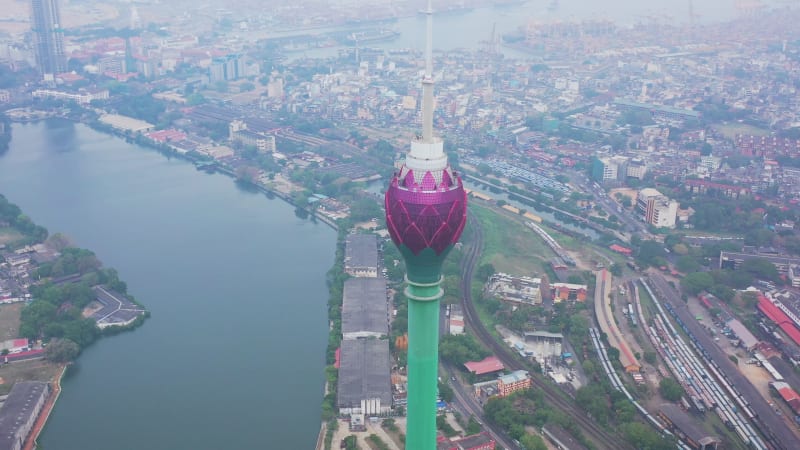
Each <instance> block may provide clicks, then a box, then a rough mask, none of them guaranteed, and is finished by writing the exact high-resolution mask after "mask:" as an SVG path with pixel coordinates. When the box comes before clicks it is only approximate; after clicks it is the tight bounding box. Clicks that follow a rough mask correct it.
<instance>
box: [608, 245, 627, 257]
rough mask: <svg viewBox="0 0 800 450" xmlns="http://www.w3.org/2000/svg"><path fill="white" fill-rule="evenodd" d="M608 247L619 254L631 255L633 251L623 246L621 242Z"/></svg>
mask: <svg viewBox="0 0 800 450" xmlns="http://www.w3.org/2000/svg"><path fill="white" fill-rule="evenodd" d="M608 248H610V249H611V250H613V251H615V252H617V253H619V254H622V255H625V256H630V255H631V253H633V252H632V251H631V249H629V248H626V247H623V246H621V245H619V244H613V245H611V246H610V247H608Z"/></svg>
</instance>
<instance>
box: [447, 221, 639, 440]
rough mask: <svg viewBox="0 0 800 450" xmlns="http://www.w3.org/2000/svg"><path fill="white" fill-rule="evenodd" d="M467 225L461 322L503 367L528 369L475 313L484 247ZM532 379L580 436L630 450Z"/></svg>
mask: <svg viewBox="0 0 800 450" xmlns="http://www.w3.org/2000/svg"><path fill="white" fill-rule="evenodd" d="M469 223H470V229H471V230H473V231H472V233H473V236H472V237H473V244H472V245H471V246H470V247H469V249H468V250H467V252H466V253H465V254H464V259H463V260H462V263H461V289H462V292H463V294H464V299H463V309H464V321H465V322H466V325H467V326H469V327H470V329H472V330H473V332H474V334H475V337H477V338H478V340H479V341H481V342H482V343H483V344H484V345H485V346H487V347H488V348H489V349H490V350H491V351H492V352H493V353H494V354H495V355H496V356H497V358H498V359H500V361H501V362H502V363H503V364H504V365H505V366H506V368H508V369H511V370H520V369H521V370H531V368H530V367H527V366H526V365H525V364H523V363H522V362H520V361H518V360H517V359H516V357H515V356H514V355H513V354H511V352H510V350H509V349H508V348H507V347H506V346H504V345H501V344H500V343H499V342H497V340H495V339H494V337H493V336H492V335H491V333H489V330H487V329H486V327H485V326H484V325H483V323H482V322H481V321H480V318H479V317H478V313H477V311H476V310H475V305H474V304H473V302H472V289H471V288H472V273H473V271H474V269H475V264H477V262H478V257H479V256H480V254H481V250H482V248H483V230H482V229H481V227H480V224H479V223H478V222H477V220H475V219H473V218H472V217H471V216H470V217H469ZM532 379H533V385H534V386H535V387H536V388H538V389H539V390H540V391H541V392H542V393H543V394H544V398H545V399H546V400H547V402H548V403H550V404H551V405H553V406H555V407H556V408H558V409H559V410H561V411H562V412H564V413H565V414H567V415H569V416H570V417H572V418H573V419H574V420H575V421H576V422H577V424H578V426H579V428H580V429H581V430H582V431H583V433H584V434H586V435H587V437H588V438H589V439H590V440H591V441H593V442H594V443H595V444H597V445H598V447H601V448H606V449H613V450H622V449H631V448H632V447H631V446H630V445H628V444H627V443H626V442H625V441H623V439H622V438H621V437H620V436H617V435H613V434H611V433H609V432H608V431H606V430H605V429H603V428H602V427H601V426H600V425H599V424H598V423H597V422H595V421H594V420H592V419H591V418H590V417H589V416H588V415H586V413H585V412H584V411H583V410H582V409H580V408H578V406H577V405H575V404H574V403H573V402H572V401H570V400H568V399H565V398H564V397H563V396H562V395H561V392H560V391H559V390H558V388H556V387H554V386H552V385H551V384H550V383H548V382H547V381H546V380H542V379H541V378H539V377H538V376H533V377H532Z"/></svg>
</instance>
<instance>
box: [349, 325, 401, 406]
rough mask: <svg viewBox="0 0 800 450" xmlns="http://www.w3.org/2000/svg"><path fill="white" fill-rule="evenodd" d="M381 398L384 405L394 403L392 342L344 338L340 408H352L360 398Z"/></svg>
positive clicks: (358, 404)
mask: <svg viewBox="0 0 800 450" xmlns="http://www.w3.org/2000/svg"><path fill="white" fill-rule="evenodd" d="M371 398H380V399H381V405H386V406H389V405H391V404H392V386H391V378H390V360H389V341H388V340H386V339H352V340H345V341H342V349H341V354H340V359H339V388H338V392H337V399H338V400H337V404H338V406H339V408H353V407H357V406H360V405H361V400H367V399H371Z"/></svg>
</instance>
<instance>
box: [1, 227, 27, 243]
mask: <svg viewBox="0 0 800 450" xmlns="http://www.w3.org/2000/svg"><path fill="white" fill-rule="evenodd" d="M23 237H24V236H22V234H20V232H19V231H17V230H15V229H13V228H0V245H3V244H8V243H11V242H14V241H17V240H19V239H22V238H23Z"/></svg>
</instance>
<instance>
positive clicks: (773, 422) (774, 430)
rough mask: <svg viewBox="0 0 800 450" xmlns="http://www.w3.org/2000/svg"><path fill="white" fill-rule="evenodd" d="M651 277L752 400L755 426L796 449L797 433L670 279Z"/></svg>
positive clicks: (778, 444)
mask: <svg viewBox="0 0 800 450" xmlns="http://www.w3.org/2000/svg"><path fill="white" fill-rule="evenodd" d="M649 275H650V280H651V281H652V283H653V287H654V288H655V289H654V290H655V293H656V294H657V295H658V296H659V297H661V298H662V299H663V300H665V301H667V302H669V303H670V304H671V305H672V308H673V309H674V310H675V313H676V314H677V315H678V317H680V319H681V320H682V321H683V323H684V324H685V325H686V327H687V328H688V329H689V331H690V332H691V333H692V334H693V335H694V336H695V338H696V339H697V341H698V343H699V345H700V346H701V347H702V348H703V349H705V351H706V352H707V353H708V354H709V356H710V359H711V360H713V361H715V362H716V363H717V365H718V366H719V369H720V371H721V372H722V373H723V374H724V375H725V376H726V377H727V378H728V380H729V381H730V382H731V384H732V385H733V386H735V387H736V389H738V390H739V393H741V394H742V396H743V397H744V398H745V399H746V400H747V401H748V402H749V403H750V407H751V408H752V409H753V411H754V412H755V413H756V415H757V416H758V420H757V421H756V423H755V425H756V426H757V427H758V429H759V430H761V432H762V433H763V434H764V435H765V437H766V438H767V440H768V441H769V442H770V443H771V444H772V445H774V446H776V448H782V449H786V450H789V449H790V448H796V447H793V446H792V444H791V443H792V442H794V443H797V441H798V436H797V435H796V434H795V433H794V432H793V431H792V430H791V429H790V428H789V427H788V426H787V425H786V422H784V421H783V418H782V417H779V416H778V415H777V414H775V411H773V409H772V407H770V406H769V405H768V404H767V401H766V400H764V397H762V396H761V394H760V393H759V392H758V391H757V390H756V388H755V387H754V386H753V385H752V384H751V383H750V381H749V380H747V378H745V376H744V375H742V374H741V372H739V369H738V368H737V367H736V366H735V365H734V364H733V362H731V360H730V359H728V355H726V354H725V353H723V352H722V350H720V348H719V347H717V346H716V344H714V342H713V341H712V340H711V336H709V335H708V332H706V331H705V330H704V329H703V327H702V326H701V325H700V324H698V323H697V320H696V319H695V317H694V315H693V314H691V312H689V309H688V308H687V307H686V303H685V302H684V301H683V300H682V299H681V298H680V295H679V294H678V292H677V291H676V290H675V289H674V288H673V287H672V286H670V285H669V283H667V280H666V279H665V278H664V277H663V276H662V275H661V274H659V273H658V272H655V271H652V272H650V274H649Z"/></svg>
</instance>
